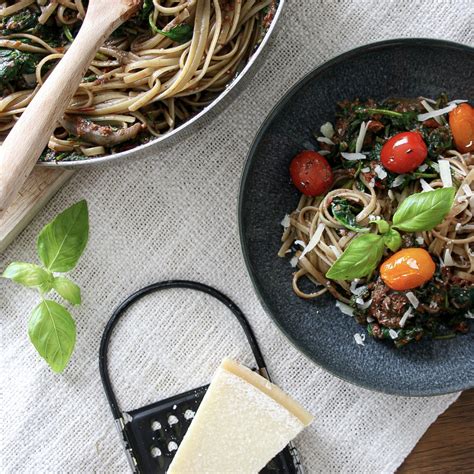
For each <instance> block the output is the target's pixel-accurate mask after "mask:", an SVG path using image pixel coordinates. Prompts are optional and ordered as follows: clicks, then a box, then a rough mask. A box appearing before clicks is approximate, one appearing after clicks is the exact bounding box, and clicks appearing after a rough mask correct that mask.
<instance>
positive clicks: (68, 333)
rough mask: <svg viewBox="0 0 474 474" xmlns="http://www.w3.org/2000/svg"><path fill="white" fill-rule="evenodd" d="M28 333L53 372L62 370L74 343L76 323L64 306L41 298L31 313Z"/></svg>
mask: <svg viewBox="0 0 474 474" xmlns="http://www.w3.org/2000/svg"><path fill="white" fill-rule="evenodd" d="M28 335H29V336H30V340H31V342H32V343H33V345H34V346H35V348H36V350H37V351H38V352H39V354H40V356H41V357H43V358H44V359H45V360H46V362H47V363H48V364H49V366H50V367H51V368H52V369H53V370H54V372H61V371H62V370H64V368H65V367H66V365H67V363H68V361H69V358H70V357H71V354H72V351H73V350H74V345H75V343H76V325H75V324H74V320H73V319H72V317H71V315H70V314H69V312H68V310H67V309H66V308H65V307H64V306H62V305H60V304H59V303H56V301H52V300H43V301H42V302H41V303H40V304H39V305H38V306H37V307H36V308H35V309H34V310H33V312H32V313H31V317H30V320H29V321H28Z"/></svg>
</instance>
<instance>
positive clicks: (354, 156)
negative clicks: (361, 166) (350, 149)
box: [341, 151, 367, 161]
mask: <svg viewBox="0 0 474 474" xmlns="http://www.w3.org/2000/svg"><path fill="white" fill-rule="evenodd" d="M341 156H342V157H343V158H344V159H345V160H347V161H358V160H365V159H366V158H367V157H366V156H365V155H364V154H363V153H346V152H345V151H342V152H341Z"/></svg>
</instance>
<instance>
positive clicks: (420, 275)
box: [380, 248, 436, 291]
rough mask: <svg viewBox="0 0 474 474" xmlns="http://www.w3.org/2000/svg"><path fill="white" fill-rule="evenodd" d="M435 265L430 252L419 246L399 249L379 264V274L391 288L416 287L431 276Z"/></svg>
mask: <svg viewBox="0 0 474 474" xmlns="http://www.w3.org/2000/svg"><path fill="white" fill-rule="evenodd" d="M435 269H436V265H435V263H434V262H433V259H432V258H431V256H430V254H429V253H428V252H427V251H426V250H424V249H420V248H408V249H403V250H399V251H398V252H396V253H394V254H393V255H392V256H391V257H390V258H389V259H387V260H385V262H383V263H382V265H381V266H380V276H381V278H382V280H383V281H384V283H385V284H386V285H387V286H388V287H390V288H391V289H392V290H397V291H405V290H411V289H412V288H417V287H418V286H421V285H423V284H424V283H426V282H427V281H429V280H431V278H433V275H434V272H435Z"/></svg>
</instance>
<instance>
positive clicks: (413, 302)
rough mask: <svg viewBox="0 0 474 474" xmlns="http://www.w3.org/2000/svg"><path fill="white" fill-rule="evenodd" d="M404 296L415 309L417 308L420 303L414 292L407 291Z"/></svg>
mask: <svg viewBox="0 0 474 474" xmlns="http://www.w3.org/2000/svg"><path fill="white" fill-rule="evenodd" d="M406 297H407V299H408V301H409V302H410V304H411V305H412V306H413V307H414V308H415V309H416V308H418V305H419V304H420V302H419V301H418V298H417V297H416V296H415V294H414V293H413V292H411V291H407V293H406Z"/></svg>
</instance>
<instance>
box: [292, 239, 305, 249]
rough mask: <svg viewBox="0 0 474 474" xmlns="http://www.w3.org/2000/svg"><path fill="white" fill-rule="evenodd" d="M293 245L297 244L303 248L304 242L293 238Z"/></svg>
mask: <svg viewBox="0 0 474 474" xmlns="http://www.w3.org/2000/svg"><path fill="white" fill-rule="evenodd" d="M293 243H294V244H295V245H299V246H300V247H303V248H305V246H306V244H305V243H304V242H303V241H302V240H295V241H294V242H293Z"/></svg>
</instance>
